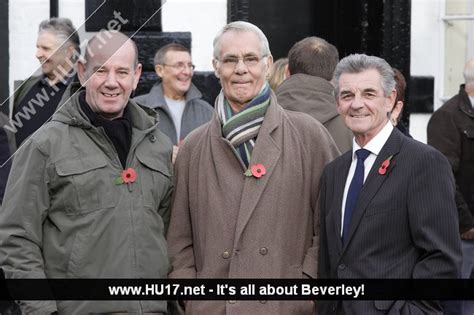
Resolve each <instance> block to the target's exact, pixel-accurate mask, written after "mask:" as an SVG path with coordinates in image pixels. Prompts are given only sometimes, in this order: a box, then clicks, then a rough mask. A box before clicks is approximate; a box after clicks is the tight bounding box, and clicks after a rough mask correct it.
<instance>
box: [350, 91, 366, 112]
mask: <svg viewBox="0 0 474 315" xmlns="http://www.w3.org/2000/svg"><path fill="white" fill-rule="evenodd" d="M363 106H364V98H363V97H362V95H361V94H360V93H356V94H355V95H354V98H353V99H352V103H351V107H352V108H361V107H363Z"/></svg>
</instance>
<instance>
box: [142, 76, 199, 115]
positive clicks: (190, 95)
mask: <svg viewBox="0 0 474 315" xmlns="http://www.w3.org/2000/svg"><path fill="white" fill-rule="evenodd" d="M196 98H202V94H201V92H200V91H199V90H198V88H197V87H196V86H195V85H194V84H193V83H191V86H190V88H189V91H188V92H187V93H186V99H185V101H186V103H189V102H190V101H192V100H193V99H196ZM140 104H142V105H143V106H146V107H149V108H161V109H167V108H168V106H166V101H165V96H164V94H163V87H162V83H161V82H157V83H155V85H153V87H152V88H151V90H150V93H148V94H147V96H146V97H145V98H144V99H143V101H142V103H140Z"/></svg>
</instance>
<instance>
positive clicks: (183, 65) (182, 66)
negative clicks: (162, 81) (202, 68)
mask: <svg viewBox="0 0 474 315" xmlns="http://www.w3.org/2000/svg"><path fill="white" fill-rule="evenodd" d="M162 66H167V67H171V68H174V69H176V70H178V71H184V70H185V69H187V68H189V70H191V71H194V69H195V68H196V66H195V65H193V64H192V63H183V62H178V63H177V64H174V65H167V64H162Z"/></svg>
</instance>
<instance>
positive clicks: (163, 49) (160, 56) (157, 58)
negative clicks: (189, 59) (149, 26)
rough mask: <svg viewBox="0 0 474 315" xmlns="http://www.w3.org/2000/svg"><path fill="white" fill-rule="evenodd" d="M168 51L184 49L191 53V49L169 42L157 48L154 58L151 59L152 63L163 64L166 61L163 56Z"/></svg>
mask: <svg viewBox="0 0 474 315" xmlns="http://www.w3.org/2000/svg"><path fill="white" fill-rule="evenodd" d="M168 51H184V52H187V53H188V54H190V55H191V51H190V50H189V49H188V48H186V47H185V46H183V45H181V44H178V43H171V44H168V45H165V46H163V47H161V48H160V49H158V51H157V52H156V54H155V58H154V59H153V63H154V64H155V66H156V65H163V64H165V63H166V60H165V57H166V53H167V52H168Z"/></svg>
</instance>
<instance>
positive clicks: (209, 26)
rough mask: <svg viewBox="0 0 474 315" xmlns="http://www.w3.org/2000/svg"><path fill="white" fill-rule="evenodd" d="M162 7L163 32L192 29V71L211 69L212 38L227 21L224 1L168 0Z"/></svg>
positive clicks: (225, 0) (225, 2) (225, 1)
mask: <svg viewBox="0 0 474 315" xmlns="http://www.w3.org/2000/svg"><path fill="white" fill-rule="evenodd" d="M162 10H163V12H162V25H163V30H164V31H167V32H189V31H191V32H192V47H191V50H192V55H193V63H194V64H195V65H196V70H198V71H210V70H212V41H213V40H214V36H215V35H216V34H217V32H218V31H219V29H220V28H222V27H223V26H224V25H225V24H226V23H227V0H204V1H197V0H168V1H167V2H166V3H165V4H164V5H163V9H162Z"/></svg>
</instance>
